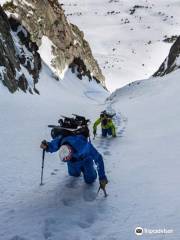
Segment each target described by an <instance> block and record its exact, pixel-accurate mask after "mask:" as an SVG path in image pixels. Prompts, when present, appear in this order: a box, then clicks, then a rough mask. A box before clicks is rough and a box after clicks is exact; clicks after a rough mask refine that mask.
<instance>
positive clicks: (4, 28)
mask: <svg viewBox="0 0 180 240" xmlns="http://www.w3.org/2000/svg"><path fill="white" fill-rule="evenodd" d="M0 22H1V25H0V66H1V70H0V80H1V81H2V83H3V84H4V85H5V86H6V87H7V88H8V89H9V91H10V92H15V91H16V90H17V89H21V90H23V91H25V92H26V91H27V90H29V91H30V92H31V93H32V92H33V91H35V92H38V91H37V89H36V88H35V84H36V83H37V82H38V78H39V71H40V69H41V59H40V55H39V54H38V52H37V50H38V47H37V45H36V44H35V43H33V42H32V41H31V40H30V34H29V33H28V31H27V30H26V29H25V28H24V27H23V26H22V25H21V24H20V23H19V22H18V21H16V20H15V19H13V18H10V19H8V17H7V15H6V14H5V12H4V11H3V9H2V8H1V6H0Z"/></svg>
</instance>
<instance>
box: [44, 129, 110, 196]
mask: <svg viewBox="0 0 180 240" xmlns="http://www.w3.org/2000/svg"><path fill="white" fill-rule="evenodd" d="M40 147H41V148H42V149H44V150H45V151H46V152H50V153H53V152H56V151H58V150H59V157H60V159H61V160H62V161H63V162H66V163H67V167H68V173H69V175H70V176H73V177H79V176H80V175H81V173H83V176H84V181H85V182H86V183H87V184H92V183H93V182H94V181H95V180H96V178H97V172H98V175H99V183H100V188H101V189H103V190H104V192H105V187H106V184H107V183H108V180H107V177H106V175H105V169H104V162H103V158H102V156H101V154H100V153H99V152H98V151H97V150H96V148H95V147H94V146H93V145H92V143H91V142H90V141H88V139H87V138H86V137H85V136H83V135H72V136H66V135H64V130H63V129H62V131H61V130H60V132H59V136H58V137H56V138H55V139H53V140H52V141H50V142H47V141H46V140H44V141H42V143H41V145H40ZM94 162H95V164H96V165H97V172H96V169H95V167H94Z"/></svg>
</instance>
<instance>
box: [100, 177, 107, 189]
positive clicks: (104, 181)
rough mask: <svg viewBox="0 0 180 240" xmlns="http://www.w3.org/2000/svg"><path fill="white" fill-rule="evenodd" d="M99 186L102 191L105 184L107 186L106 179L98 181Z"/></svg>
mask: <svg viewBox="0 0 180 240" xmlns="http://www.w3.org/2000/svg"><path fill="white" fill-rule="evenodd" d="M99 184H100V188H101V189H103V190H104V189H105V187H106V184H108V180H107V178H104V179H101V180H99Z"/></svg>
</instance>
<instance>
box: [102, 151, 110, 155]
mask: <svg viewBox="0 0 180 240" xmlns="http://www.w3.org/2000/svg"><path fill="white" fill-rule="evenodd" d="M103 154H104V155H105V156H110V155H111V153H110V152H109V151H105V152H103Z"/></svg>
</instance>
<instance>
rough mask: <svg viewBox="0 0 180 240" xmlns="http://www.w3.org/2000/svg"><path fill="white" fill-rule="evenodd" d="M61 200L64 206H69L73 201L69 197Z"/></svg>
mask: <svg viewBox="0 0 180 240" xmlns="http://www.w3.org/2000/svg"><path fill="white" fill-rule="evenodd" d="M61 201H62V203H63V205H64V206H66V207H71V206H72V205H73V203H74V201H73V199H70V198H63V199H62V200H61Z"/></svg>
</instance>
